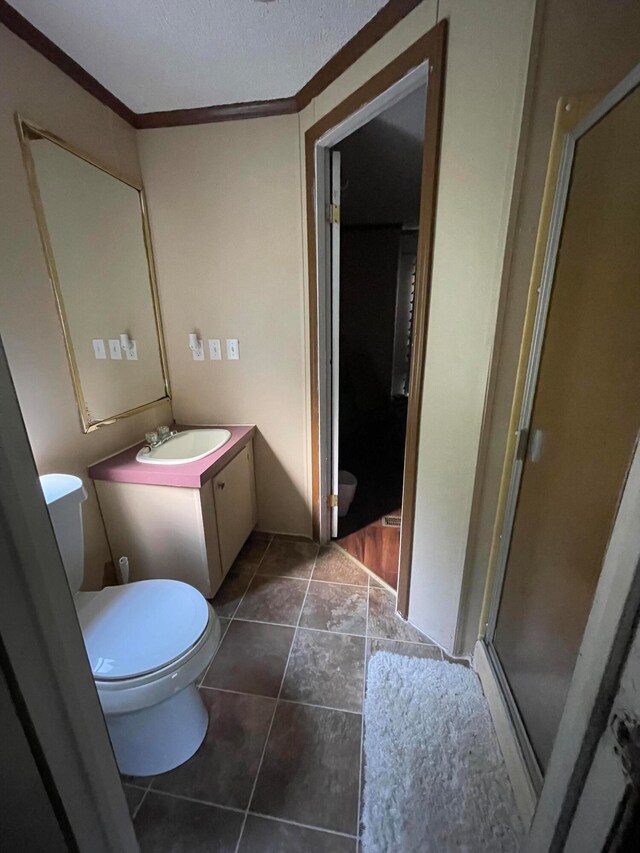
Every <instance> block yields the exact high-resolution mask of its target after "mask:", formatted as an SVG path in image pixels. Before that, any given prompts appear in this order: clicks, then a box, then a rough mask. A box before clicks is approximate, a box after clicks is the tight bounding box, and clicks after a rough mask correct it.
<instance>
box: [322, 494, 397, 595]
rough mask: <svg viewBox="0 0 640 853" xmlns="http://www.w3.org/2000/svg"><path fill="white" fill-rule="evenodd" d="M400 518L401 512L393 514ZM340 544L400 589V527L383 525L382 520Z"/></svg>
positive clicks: (358, 531)
mask: <svg viewBox="0 0 640 853" xmlns="http://www.w3.org/2000/svg"><path fill="white" fill-rule="evenodd" d="M392 515H393V516H396V517H399V516H400V510H396V511H395V512H394V513H392ZM337 541H338V544H339V545H341V546H342V547H343V548H344V550H345V551H348V552H349V554H351V555H352V556H353V557H355V558H356V560H360V562H361V563H363V564H364V565H365V566H366V567H367V568H368V569H371V571H372V572H375V573H376V574H377V575H378V577H380V578H382V580H383V581H386V583H388V584H389V586H391V587H393V589H397V588H398V560H399V557H400V527H399V526H398V527H389V526H386V525H384V524H383V520H382V518H379V519H377V521H374V522H372V523H371V524H368V525H367V526H366V527H363V528H362V529H361V530H356V531H355V532H354V533H350V534H348V535H347V536H344V537H342V538H341V539H338V540H337Z"/></svg>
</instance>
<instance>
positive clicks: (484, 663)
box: [473, 641, 538, 829]
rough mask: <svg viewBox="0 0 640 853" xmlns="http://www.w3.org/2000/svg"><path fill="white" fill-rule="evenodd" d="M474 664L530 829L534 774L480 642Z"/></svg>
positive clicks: (534, 793)
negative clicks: (529, 767) (525, 757)
mask: <svg viewBox="0 0 640 853" xmlns="http://www.w3.org/2000/svg"><path fill="white" fill-rule="evenodd" d="M473 665H474V668H475V670H476V672H477V673H478V676H479V678H480V682H481V684H482V689H483V690H484V695H485V697H486V700H487V702H488V704H489V711H490V712H491V718H492V720H493V725H494V728H495V730H496V735H497V737H498V743H499V744H500V749H501V751H502V756H503V758H504V763H505V765H506V767H507V773H508V774H509V778H510V780H511V787H512V788H513V794H514V797H515V800H516V806H517V807H518V811H519V813H520V818H521V820H522V823H523V825H524V827H525V829H528V828H529V826H530V824H531V820H532V818H533V813H534V812H535V810H536V806H537V803H538V798H537V795H536V790H535V787H534V785H533V781H532V779H531V775H530V773H529V770H528V768H527V765H526V763H525V760H524V756H523V754H522V750H521V749H520V744H519V743H518V739H517V737H516V733H515V729H514V727H513V723H512V722H511V717H510V716H509V712H508V710H507V706H506V704H505V701H504V697H503V695H502V691H501V690H500V687H499V685H498V682H497V681H496V677H495V675H494V673H493V669H492V667H491V663H490V661H489V658H488V656H487V651H486V648H485V645H484V643H483V642H481V641H478V642H477V643H476V646H475V650H474V654H473Z"/></svg>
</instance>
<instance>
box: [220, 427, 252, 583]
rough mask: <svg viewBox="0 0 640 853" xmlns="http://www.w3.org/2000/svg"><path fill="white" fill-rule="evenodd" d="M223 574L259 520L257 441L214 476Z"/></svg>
mask: <svg viewBox="0 0 640 853" xmlns="http://www.w3.org/2000/svg"><path fill="white" fill-rule="evenodd" d="M213 497H214V501H215V507H216V520H217V524H218V541H219V543H220V560H221V563H222V573H223V575H224V574H226V573H227V572H228V571H229V569H230V568H231V565H232V563H233V561H234V560H235V558H236V557H237V556H238V553H239V552H240V549H241V548H242V546H243V545H244V543H245V542H246V540H247V537H248V536H249V534H250V533H251V531H252V530H253V528H254V527H255V525H256V521H257V512H256V496H255V483H254V476H253V444H252V443H250V444H249V445H247V447H244V448H243V449H242V450H241V451H240V453H238V455H237V456H234V458H233V459H232V460H231V462H229V464H228V465H226V466H225V467H224V468H223V469H222V471H221V472H220V473H219V474H218V475H217V476H216V477H214V479H213Z"/></svg>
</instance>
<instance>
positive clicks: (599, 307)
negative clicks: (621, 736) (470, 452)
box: [486, 80, 640, 787]
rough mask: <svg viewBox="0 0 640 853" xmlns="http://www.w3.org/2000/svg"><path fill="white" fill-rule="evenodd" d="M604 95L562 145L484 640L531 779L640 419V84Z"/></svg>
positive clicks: (538, 773) (573, 655) (538, 768)
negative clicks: (494, 584)
mask: <svg viewBox="0 0 640 853" xmlns="http://www.w3.org/2000/svg"><path fill="white" fill-rule="evenodd" d="M636 86H637V80H636ZM603 104H608V106H607V109H604V107H602V106H600V107H598V108H596V110H594V112H593V113H592V114H590V115H589V116H587V117H586V118H585V119H584V120H583V121H582V122H581V123H580V125H578V127H577V128H576V129H575V130H574V131H573V132H572V133H571V134H568V135H567V140H566V142H565V148H564V152H563V160H562V165H561V169H560V176H559V180H558V189H557V191H556V199H555V203H554V213H553V217H552V224H551V231H550V237H549V243H548V246H547V254H546V259H545V271H544V274H543V286H542V289H541V293H540V297H539V305H538V312H537V316H536V326H535V330H534V339H533V345H532V353H531V357H530V362H529V368H528V373H527V378H526V385H525V393H524V402H523V409H522V412H521V417H520V430H519V441H518V448H517V452H516V459H515V460H514V463H513V469H512V479H511V488H510V495H509V501H508V505H507V512H506V521H505V527H504V530H503V535H502V548H501V553H500V558H499V562H498V582H497V586H496V591H495V594H494V601H493V607H492V615H491V619H490V623H489V626H488V632H487V637H486V643H487V647H488V651H489V654H490V658H491V660H492V662H493V665H494V669H495V670H496V674H497V676H498V680H499V681H500V682H501V686H502V688H503V690H504V692H505V695H506V698H507V703H508V705H509V707H510V710H511V715H512V718H513V722H514V726H515V728H516V732H517V733H518V735H519V737H520V740H521V745H522V747H523V753H524V755H525V758H526V759H527V761H528V764H529V769H530V771H531V775H532V778H533V781H534V783H536V784H537V785H538V787H539V785H540V783H541V780H542V777H543V775H544V772H545V770H546V767H547V764H548V761H549V756H550V754H551V750H552V747H553V742H554V739H555V735H556V731H557V728H558V724H559V721H560V717H561V716H562V712H563V709H564V705H565V700H566V696H567V692H568V689H569V684H570V681H571V678H572V675H573V670H574V667H575V663H576V659H577V656H578V652H579V648H580V643H581V641H582V636H583V633H584V629H585V625H586V621H587V617H588V614H589V611H590V609H591V605H592V601H593V596H594V592H595V588H596V585H597V583H598V579H599V576H600V569H601V566H602V562H603V559H604V554H605V551H606V548H607V543H608V539H609V535H610V533H611V528H612V525H613V521H614V518H615V513H616V509H617V504H618V500H619V496H620V494H621V492H622V488H623V486H624V482H625V476H626V472H627V468H628V465H629V463H630V460H631V457H632V453H633V449H634V445H635V441H636V437H637V435H638V430H639V428H640V145H639V144H638V139H640V89H638V88H635V89H634V88H633V87H629V86H627V90H626V91H623V90H620V89H619V90H618V91H616V90H614V92H613V93H611V95H610V96H609V97H608V98H607V99H605V101H604V102H603ZM598 110H600V112H599V113H598Z"/></svg>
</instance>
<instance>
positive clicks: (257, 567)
mask: <svg viewBox="0 0 640 853" xmlns="http://www.w3.org/2000/svg"><path fill="white" fill-rule="evenodd" d="M272 542H273V539H270V540H269V541H268V543H267V547H266V548H265V549H264V551H263V553H262V556H261V557H260V559H259V560H258V563H257V565H256V567H255V569H254V570H253V572H252V573H251V578H250V580H249V583H248V584H247V586H246V588H245V591H244V592H243V593H242V595H241V597H240V601H238V603H237V604H236V606H235V609H234V611H233V613H232V614H231V616H218V614H217V613H216V610H215V607H213V604H211V607H212V608H213V612H214V613H215V614H216V616H218V619H228V622H227V627H226V628H225V631H224V634H222V635H221V636H220V642H219V643H218V648H217V649H216V650H215V652H214V653H213V657H212V658H211V660H210V661H209V666H208V667H207V668H206V670H205V671H204V673H203V675H202V678H201V679H200V681H199V682H198V687H202V684H203V682H204V680H205V678H206V677H207V675H208V674H209V670H210V669H211V666H212V665H213V662H214V660H215V659H216V657H217V655H218V651H219V650H220V646H221V645H222V641H223V640H224V638H225V636H226V634H227V631H228V630H229V628H230V626H231V622H232V621H233V617H234V616H235V615H236V612H237V610H238V607H240V605H241V604H242V602H243V601H244V597H245V595H246V594H247V591H248V589H249V587H250V586H251V584H252V583H253V579H254V577H255V576H256V573H257V571H258V569H259V568H260V566H261V565H262V561H263V560H264V558H265V555H266V553H267V551H268V550H269V548H270V547H271V543H272ZM245 544H246V543H245ZM242 547H243V548H244V545H243V546H242ZM241 550H242V549H241ZM237 559H238V558H237V557H236V560H237ZM234 562H235V560H234ZM231 569H233V565H232V566H231V568H230V569H229V571H228V572H227V574H226V575H225V577H224V580H223V581H222V583H224V582H225V581H226V579H227V578H228V577H229V574H230V572H231ZM240 574H249V572H240ZM220 587H222V584H220ZM217 592H218V590H216V593H217ZM213 598H214V599H215V595H214V597H213ZM212 601H213V599H212Z"/></svg>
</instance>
